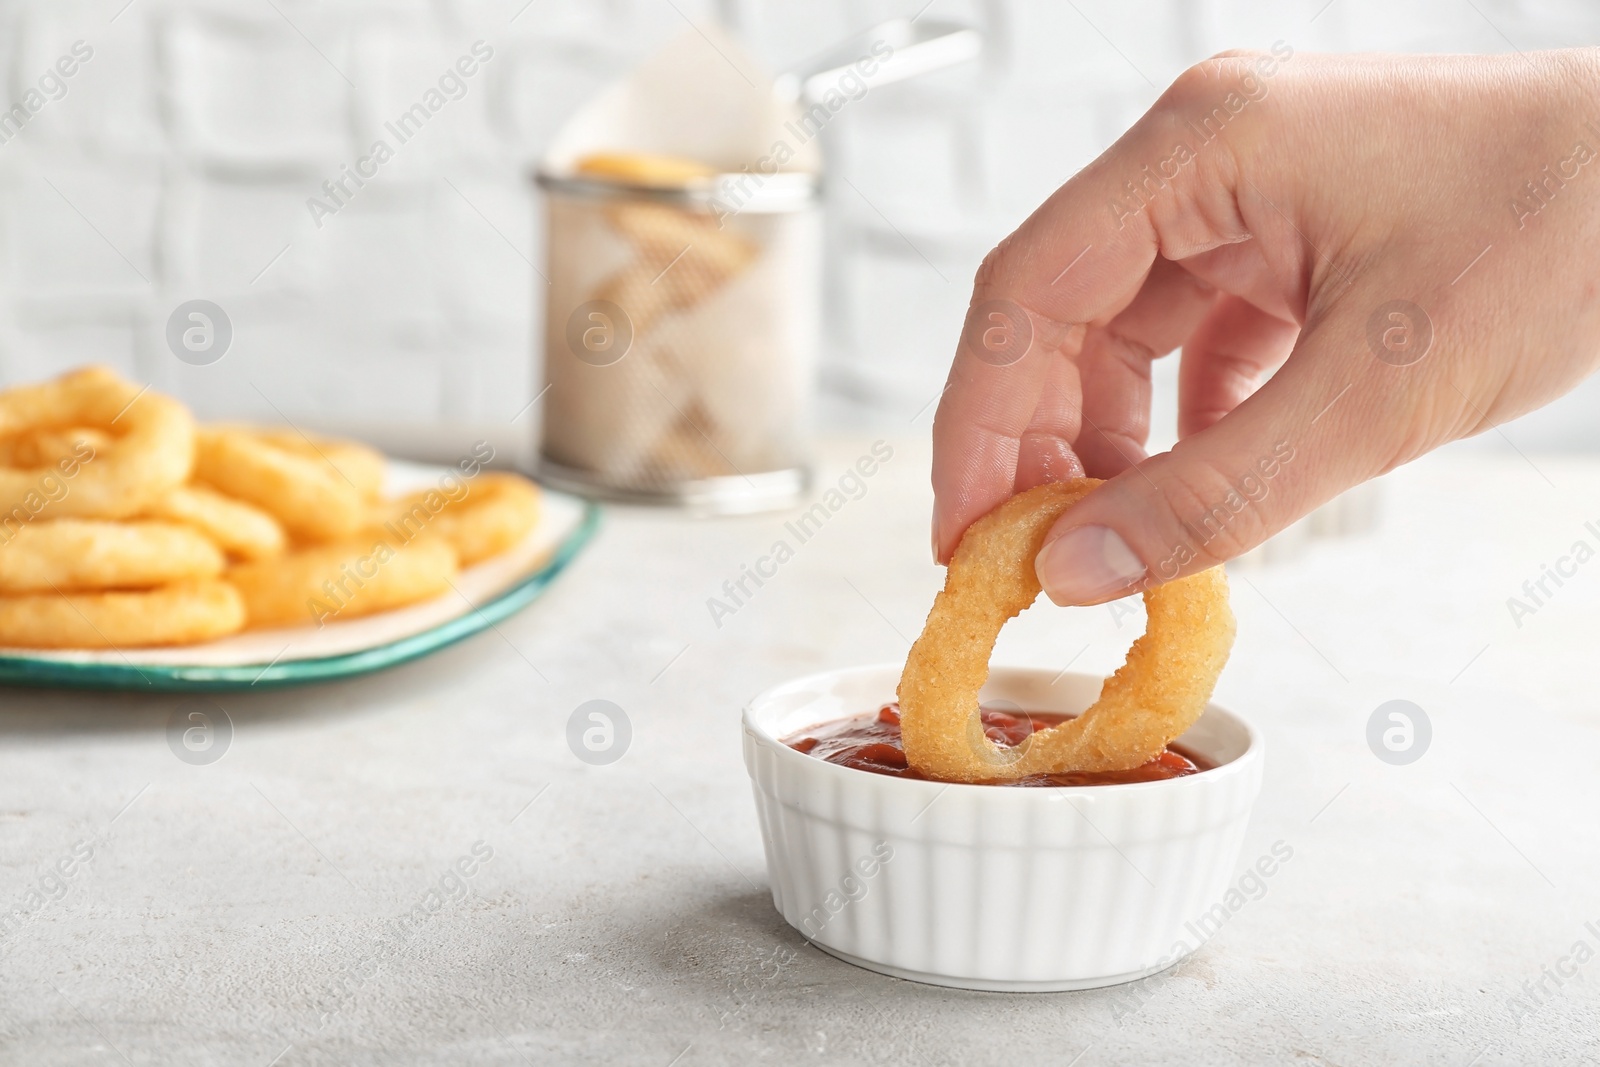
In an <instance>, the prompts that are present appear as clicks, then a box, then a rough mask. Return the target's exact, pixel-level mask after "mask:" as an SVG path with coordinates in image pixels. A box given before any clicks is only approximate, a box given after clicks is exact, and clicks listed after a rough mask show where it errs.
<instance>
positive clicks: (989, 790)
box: [744, 664, 1263, 991]
mask: <svg viewBox="0 0 1600 1067" xmlns="http://www.w3.org/2000/svg"><path fill="white" fill-rule="evenodd" d="M899 676H900V666H899V664H884V665H879V666H872V667H856V668H851V669H848V670H839V671H828V672H826V673H823V674H814V675H811V676H810V677H807V678H800V679H798V680H796V681H792V682H788V683H785V684H784V685H780V686H777V687H776V688H773V689H769V690H767V691H766V692H765V693H762V694H761V695H760V696H758V697H756V698H755V699H754V700H752V701H751V702H750V705H749V706H748V707H747V708H745V712H744V758H745V765H746V767H748V768H749V771H750V778H751V781H752V783H753V784H754V787H755V797H756V809H757V812H758V813H759V815H760V817H761V835H762V839H763V841H764V842H765V845H766V852H767V875H768V877H769V879H770V880H771V882H772V902H773V903H774V904H775V905H777V908H778V911H779V912H780V913H781V914H782V915H783V917H784V919H786V920H787V921H788V922H789V924H790V925H791V926H793V927H795V929H797V930H799V931H800V932H801V933H802V934H804V935H805V936H806V937H807V938H808V939H809V940H810V941H811V942H812V943H813V944H815V945H817V946H818V947H819V948H822V949H825V950H827V951H828V952H830V953H832V954H833V955H835V956H838V957H839V958H840V959H843V960H847V961H849V962H850V963H854V964H857V965H859V966H862V967H866V968H868V969H870V970H874V971H880V972H882V973H884V974H891V975H894V976H896V977H899V978H909V979H912V980H914V981H918V982H930V983H933V984H935V985H947V986H957V987H961V988H966V989H992V990H1018V991H1045V990H1060V989H1090V988H1094V987H1096V986H1105V985H1113V984H1116V983H1118V982H1128V981H1132V980H1134V979H1137V978H1142V977H1144V976H1146V975H1150V974H1154V973H1155V972H1157V971H1160V970H1162V969H1164V968H1166V967H1170V966H1172V965H1173V964H1175V963H1177V962H1178V961H1179V960H1180V959H1182V958H1183V957H1184V956H1186V955H1188V953H1190V952H1192V951H1194V949H1196V948H1198V947H1199V945H1200V944H1201V943H1202V941H1203V940H1204V937H1203V936H1202V931H1206V930H1208V929H1214V925H1213V924H1209V923H1207V922H1205V921H1204V920H1205V919H1206V917H1207V916H1208V915H1209V914H1211V912H1212V910H1213V908H1214V907H1215V906H1216V905H1217V904H1218V903H1219V902H1221V901H1222V899H1223V897H1224V894H1226V892H1227V890H1228V887H1229V884H1230V882H1231V880H1232V878H1233V876H1234V874H1235V872H1234V865H1235V864H1236V863H1237V862H1238V858H1239V849H1240V846H1241V844H1242V843H1243V840H1244V833H1245V827H1246V825H1247V824H1248V822H1249V820H1250V808H1251V806H1252V805H1253V804H1254V803H1255V799H1256V795H1257V794H1258V793H1259V792H1260V791H1261V764H1262V747H1263V746H1262V739H1261V735H1260V734H1259V733H1257V732H1256V731H1255V730H1254V729H1253V728H1252V727H1251V726H1250V725H1249V724H1248V723H1246V722H1245V721H1244V720H1243V719H1240V718H1239V717H1238V716H1237V715H1234V714H1233V713H1232V712H1229V711H1225V710H1223V709H1222V708H1219V707H1217V706H1216V705H1215V704H1212V705H1209V706H1208V707H1207V708H1206V711H1205V714H1204V715H1202V716H1201V717H1200V720H1199V722H1197V723H1195V725H1194V726H1193V728H1191V729H1190V730H1189V732H1188V733H1186V734H1184V735H1183V737H1182V738H1181V739H1180V743H1181V744H1182V745H1184V746H1186V747H1188V748H1189V749H1190V750H1191V751H1194V752H1197V753H1199V754H1201V755H1203V756H1206V757H1208V758H1209V759H1211V760H1214V761H1216V763H1217V764H1218V765H1217V766H1216V767H1215V768H1213V769H1212V770H1208V771H1204V772H1202V773H1200V774H1194V775H1189V776H1187V777H1184V778H1173V779H1169V780H1166V781H1159V782H1140V783H1135V784H1131V785H1108V786H1087V787H1074V788H1037V789H1036V788H1002V787H997V786H982V785H948V784H944V783H940V782H925V781H918V780H915V779H904V778H893V777H889V776H887V775H880V774H871V773H868V772H866V771H858V770H854V769H852V768H849V767H842V766H839V765H838V764H833V763H828V762H826V761H824V760H820V759H817V758H815V757H813V756H808V755H804V754H802V753H800V752H796V751H795V750H794V749H792V748H789V747H788V746H787V745H785V744H783V743H782V741H781V740H780V739H781V738H784V737H788V736H790V735H791V734H793V733H795V732H796V731H799V730H803V729H805V728H806V727H808V726H814V725H816V724H818V723H822V722H827V721H829V720H831V719H838V718H843V717H845V716H850V715H860V714H862V713H864V712H870V711H876V710H877V709H878V708H879V707H880V706H881V705H883V704H884V703H886V702H888V701H891V700H893V699H894V690H895V684H896V683H897V682H898V681H899ZM1052 679H1055V680H1054V682H1053V684H1052ZM1101 681H1102V679H1100V678H1098V677H1094V676H1091V675H1083V674H1066V675H1061V676H1059V677H1057V676H1056V675H1054V674H1053V672H1051V671H1046V670H1036V669H1029V668H1003V667H1002V668H996V669H994V670H993V671H992V672H991V673H990V675H989V682H988V685H986V686H985V687H984V690H983V693H982V695H981V699H983V700H985V701H990V700H1007V701H1010V702H1012V703H1014V704H1016V705H1017V706H1018V707H1020V708H1022V709H1024V710H1027V711H1059V712H1079V711H1082V710H1083V709H1084V708H1086V707H1088V706H1089V705H1090V704H1091V703H1092V702H1093V700H1094V698H1095V697H1096V696H1097V695H1098V694H1099V692H1100V683H1101Z"/></svg>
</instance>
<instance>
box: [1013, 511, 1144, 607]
mask: <svg viewBox="0 0 1600 1067" xmlns="http://www.w3.org/2000/svg"><path fill="white" fill-rule="evenodd" d="M1033 568H1034V572H1035V573H1036V574H1038V575H1039V584H1041V585H1043V586H1044V591H1045V592H1046V593H1048V594H1049V595H1050V599H1051V600H1053V601H1055V602H1056V603H1057V604H1090V603H1093V602H1094V601H1096V600H1099V599H1101V598H1103V597H1107V596H1110V595H1111V594H1112V593H1115V592H1117V591H1118V590H1121V589H1126V588H1127V587H1128V586H1129V585H1130V584H1132V583H1133V582H1135V581H1137V580H1139V579H1140V578H1143V577H1144V574H1145V566H1144V564H1143V563H1141V562H1139V557H1138V556H1136V555H1134V554H1133V549H1131V548H1129V547H1128V542H1126V541H1124V540H1123V539H1122V537H1121V535H1119V534H1118V533H1117V531H1115V530H1113V529H1111V528H1110V527H1107V526H1079V527H1078V528H1077V529H1075V530H1068V531H1067V532H1066V533H1064V534H1062V535H1061V536H1060V537H1058V538H1056V539H1055V540H1054V541H1050V542H1047V543H1046V544H1045V546H1044V547H1043V548H1041V549H1040V550H1039V556H1038V558H1037V559H1035V560H1034V562H1033Z"/></svg>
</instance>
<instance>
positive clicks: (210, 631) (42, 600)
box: [0, 578, 244, 648]
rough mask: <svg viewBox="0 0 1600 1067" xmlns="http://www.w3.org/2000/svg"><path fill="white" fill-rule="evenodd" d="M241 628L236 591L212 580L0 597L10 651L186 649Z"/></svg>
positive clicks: (2, 633) (1, 638) (0, 641)
mask: <svg viewBox="0 0 1600 1067" xmlns="http://www.w3.org/2000/svg"><path fill="white" fill-rule="evenodd" d="M243 626H244V604H243V602H242V601H241V600H240V599H239V593H238V591H237V590H236V589H234V588H233V586H231V585H229V584H228V583H226V582H222V581H218V580H216V579H214V578H202V579H196V580H191V581H185V582H174V583H173V584H172V585H166V586H162V587H161V588H159V589H151V590H148V591H145V592H112V593H67V594H64V595H63V594H61V593H31V594H27V595H23V596H0V645H5V646H9V647H12V648H141V647H149V646H152V645H187V644H192V643H194V642H197V641H211V640H214V639H216V638H218V637H225V636H227V635H228V634H231V633H234V632H236V631H238V630H239V629H240V628H242V627H243Z"/></svg>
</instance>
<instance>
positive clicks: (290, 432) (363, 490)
mask: <svg viewBox="0 0 1600 1067" xmlns="http://www.w3.org/2000/svg"><path fill="white" fill-rule="evenodd" d="M238 429H239V430H240V431H241V432H243V433H247V434H249V435H250V436H251V437H254V438H256V439H257V440H260V441H265V442H266V443H267V444H269V445H273V446H275V447H277V448H281V449H283V450H284V451H285V452H293V453H294V454H295V455H297V456H304V457H305V458H307V459H310V460H315V461H316V462H317V463H318V464H320V465H321V466H322V467H323V468H324V469H326V470H331V471H332V472H333V473H334V474H335V475H337V476H338V477H340V478H342V479H344V480H345V481H347V482H349V483H350V484H351V485H353V486H355V488H356V491H357V492H359V493H360V494H361V495H362V496H364V497H366V498H367V499H369V500H377V499H378V498H379V497H381V496H382V495H383V474H384V468H385V462H384V458H383V453H382V452H379V451H378V450H377V449H375V448H369V447H367V446H366V445H364V444H361V443H360V442H359V441H347V440H345V439H344V438H340V437H322V436H319V435H317V434H303V433H301V432H300V431H299V430H295V429H281V428H277V427H266V426H242V427H238Z"/></svg>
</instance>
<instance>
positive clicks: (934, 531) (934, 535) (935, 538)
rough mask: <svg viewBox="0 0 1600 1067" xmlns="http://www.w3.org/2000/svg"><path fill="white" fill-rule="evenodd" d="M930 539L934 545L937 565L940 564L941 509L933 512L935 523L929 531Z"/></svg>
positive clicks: (934, 557)
mask: <svg viewBox="0 0 1600 1067" xmlns="http://www.w3.org/2000/svg"><path fill="white" fill-rule="evenodd" d="M928 538H929V543H930V544H932V546H933V561H934V562H935V563H938V562H939V509H938V508H937V507H935V508H934V510H933V521H932V523H931V529H930V530H929V534H928Z"/></svg>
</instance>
